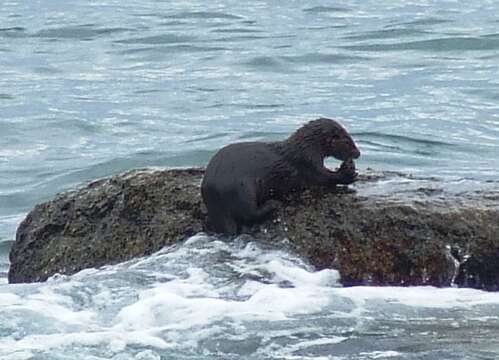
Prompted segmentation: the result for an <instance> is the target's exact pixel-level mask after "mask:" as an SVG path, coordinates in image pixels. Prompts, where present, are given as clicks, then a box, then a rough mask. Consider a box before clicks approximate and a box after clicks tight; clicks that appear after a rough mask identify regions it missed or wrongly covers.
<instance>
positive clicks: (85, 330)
mask: <svg viewBox="0 0 499 360" xmlns="http://www.w3.org/2000/svg"><path fill="white" fill-rule="evenodd" d="M319 116H327V117H333V118H335V119H338V120H339V121H340V122H341V123H343V124H344V125H345V127H346V128H347V129H348V130H349V131H350V133H351V134H352V136H353V137H354V139H355V140H356V142H357V143H358V145H359V148H360V149H361V152H362V156H361V158H360V159H359V161H358V162H357V166H358V168H359V170H360V171H361V172H362V171H365V170H366V169H367V168H372V169H375V170H391V171H396V172H401V173H404V174H408V175H411V177H410V179H411V181H412V182H418V181H421V182H422V183H424V184H425V186H430V187H431V186H435V187H441V188H443V189H444V190H445V191H453V192H463V191H477V190H478V191H479V190H490V189H492V190H494V191H497V190H498V189H499V1H497V0H496V1H486V0H483V1H475V2H470V1H436V0H435V1H430V0H421V1H395V0H390V1H388V0H378V1H373V0H362V1H361V0H358V1H354V0H345V1H341V2H334V1H325V0H317V1H307V0H305V1H294V0H289V1H273V0H268V1H250V2H244V1H235V0H214V1H188V0H184V1H173V0H172V1H159V0H140V1H139V0H99V1H97V0H73V1H62V0H50V1H41V0H30V1H28V0H24V1H14V0H3V1H1V2H0V359H2V360H3V359H6V360H14V359H15V360H18V359H21V360H24V359H36V360H38V359H50V360H52V359H55V360H58V359H61V360H62V359H90V360H97V359H99V360H100V359H114V360H129V359H136V360H153V359H154V360H157V359H333V360H340V359H341V360H343V359H345V360H349V359H359V360H361V359H362V360H364V359H388V358H389V359H438V360H440V359H473V360H475V359H477V360H478V359H497V358H499V340H498V339H499V295H498V294H494V293H485V292H481V291H477V290H467V289H454V288H450V289H435V288H429V287H426V288H425V287H423V288H417V287H416V288H366V287H358V288H342V287H340V286H339V278H338V274H337V273H336V272H335V271H334V270H329V271H319V272H318V271H315V270H314V269H313V268H312V267H310V266H309V265H308V264H306V263H304V262H303V260H301V259H299V258H298V257H297V256H296V255H294V254H291V253H287V252H280V251H277V250H272V249H264V248H261V247H260V245H258V241H257V240H255V239H248V238H246V237H242V238H238V239H233V240H227V239H217V238H212V237H208V236H205V235H202V234H199V235H196V236H195V237H193V238H190V239H188V240H187V241H186V243H184V244H179V245H178V246H175V247H172V248H166V249H163V250H162V251H160V252H159V253H157V254H154V255H152V256H149V257H147V258H143V259H138V260H135V261H132V262H129V263H125V264H121V265H117V266H111V267H107V268H104V269H91V270H86V271H83V272H82V273H79V274H76V275H74V276H71V277H66V276H56V277H55V278H53V279H51V280H50V281H48V282H47V283H44V284H26V285H7V284H6V273H7V270H8V251H9V248H10V246H11V244H12V242H13V240H14V238H15V229H16V226H17V225H18V224H19V222H20V221H21V220H22V219H23V217H24V216H25V215H26V213H27V212H28V211H29V210H30V209H31V208H32V207H33V206H34V205H35V204H37V203H39V202H41V201H44V200H48V199H50V198H52V197H53V196H54V195H55V194H56V193H58V192H61V191H64V190H68V189H73V188H75V187H77V186H81V185H82V184H84V183H85V182H88V181H90V180H92V179H95V178H99V177H104V176H108V175H111V174H115V173H118V172H121V171H125V170H128V169H133V168H140V167H151V166H152V167H189V166H202V165H205V164H206V163H207V161H208V160H209V158H210V156H211V155H212V154H213V153H214V151H215V150H216V149H218V148H220V147H221V146H223V145H225V144H228V143H231V142H235V141H253V140H258V141H260V140H262V141H274V140H279V139H283V138H285V137H286V136H288V135H289V134H290V133H291V132H292V131H294V130H295V129H296V128H297V127H299V126H300V125H302V124H303V123H305V122H306V121H308V120H311V119H314V118H317V117H319ZM328 165H330V166H331V167H335V166H337V165H338V164H337V162H336V161H334V160H330V161H328ZM407 181H408V180H407V178H401V180H400V182H401V184H402V185H401V186H404V185H403V184H405V183H406V182H407ZM393 185H394V184H393V183H392V184H390V185H389V187H390V188H392V187H393ZM386 191H389V189H387V190H386Z"/></svg>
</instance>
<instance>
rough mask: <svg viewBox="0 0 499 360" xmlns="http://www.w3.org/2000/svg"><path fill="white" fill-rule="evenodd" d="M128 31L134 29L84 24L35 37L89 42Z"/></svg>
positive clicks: (54, 30)
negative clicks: (89, 40)
mask: <svg viewBox="0 0 499 360" xmlns="http://www.w3.org/2000/svg"><path fill="white" fill-rule="evenodd" d="M127 31H133V29H130V28H122V27H115V28H101V27H97V26H96V25H94V24H84V25H72V26H62V27H56V28H49V29H43V30H40V31H38V32H37V33H35V34H34V35H33V36H34V37H40V38H49V39H74V40H88V39H93V38H96V37H100V36H105V35H112V34H116V33H123V32H127Z"/></svg>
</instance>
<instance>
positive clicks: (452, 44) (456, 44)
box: [342, 36, 499, 53]
mask: <svg viewBox="0 0 499 360" xmlns="http://www.w3.org/2000/svg"><path fill="white" fill-rule="evenodd" d="M342 48H344V49H348V50H354V51H378V52H383V51H400V50H419V51H425V52H431V53H433V52H445V51H449V52H451V51H487V50H496V49H499V39H497V38H490V37H484V36H481V37H448V38H439V39H430V40H419V41H409V42H398V43H386V44H385V43H383V44H381V43H380V44H365V45H350V46H342Z"/></svg>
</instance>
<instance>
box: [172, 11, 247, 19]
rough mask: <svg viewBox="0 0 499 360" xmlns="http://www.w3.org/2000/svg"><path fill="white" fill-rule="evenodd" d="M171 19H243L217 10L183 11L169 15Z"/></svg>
mask: <svg viewBox="0 0 499 360" xmlns="http://www.w3.org/2000/svg"><path fill="white" fill-rule="evenodd" d="M165 18H169V19H221V20H241V19H244V18H243V17H241V16H239V15H234V14H229V13H224V12H216V11H183V12H178V13H175V14H172V15H167V16H165Z"/></svg>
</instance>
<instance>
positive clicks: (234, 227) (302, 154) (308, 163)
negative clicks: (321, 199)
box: [201, 118, 360, 234]
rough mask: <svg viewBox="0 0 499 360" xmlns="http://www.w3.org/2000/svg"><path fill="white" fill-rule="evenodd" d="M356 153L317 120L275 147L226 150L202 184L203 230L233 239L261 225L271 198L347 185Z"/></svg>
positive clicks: (331, 124) (332, 124) (340, 131)
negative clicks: (330, 164)
mask: <svg viewBox="0 0 499 360" xmlns="http://www.w3.org/2000/svg"><path fill="white" fill-rule="evenodd" d="M328 156H334V157H335V158H337V159H339V160H343V161H344V163H343V164H342V166H341V167H340V169H339V170H338V171H331V170H329V169H327V168H325V167H324V164H323V161H324V158H326V157H328ZM359 156H360V152H359V150H358V149H357V147H356V145H355V143H354V141H353V140H352V138H351V137H350V135H349V134H348V132H347V131H346V130H345V129H344V128H343V127H342V126H341V125H340V124H338V123H337V122H336V121H334V120H330V119H325V118H321V119H318V120H314V121H310V122H309V123H307V124H306V125H304V126H302V127H301V128H299V129H298V130H297V131H296V132H295V133H293V134H292V135H291V136H290V137H289V138H288V139H286V140H284V141H280V142H274V143H264V142H246V143H236V144H231V145H228V146H226V147H224V148H222V149H221V150H219V151H218V152H217V153H216V154H215V155H214V156H213V158H212V159H211V160H210V162H209V164H208V167H207V168H206V173H205V175H204V178H203V182H202V184H201V194H202V196H203V201H204V203H205V204H206V207H207V209H208V226H209V228H210V230H212V231H214V232H217V233H226V234H237V233H240V232H241V230H242V226H243V225H252V224H255V223H258V222H260V221H262V220H263V219H264V218H266V217H267V216H268V215H270V213H271V212H272V211H274V210H275V209H276V206H277V204H278V202H277V201H275V200H276V199H279V198H280V197H281V196H282V195H284V194H287V193H289V192H291V191H301V190H303V189H305V188H307V187H310V186H312V185H321V186H335V185H336V184H345V185H346V184H351V183H352V182H354V181H355V178H356V176H357V173H356V172H355V166H354V165H353V161H352V159H355V158H358V157H359Z"/></svg>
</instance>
